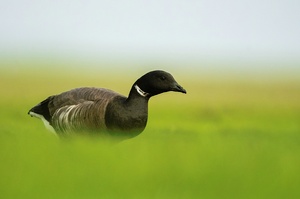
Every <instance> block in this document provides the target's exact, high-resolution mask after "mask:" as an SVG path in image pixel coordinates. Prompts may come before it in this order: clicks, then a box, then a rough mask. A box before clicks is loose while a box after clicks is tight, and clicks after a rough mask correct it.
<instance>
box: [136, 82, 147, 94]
mask: <svg viewBox="0 0 300 199" xmlns="http://www.w3.org/2000/svg"><path fill="white" fill-rule="evenodd" d="M134 88H135V90H136V91H137V92H138V93H139V94H140V95H141V96H143V97H147V96H148V95H149V93H146V92H145V91H143V90H142V89H141V88H140V87H139V86H138V85H137V84H136V85H134Z"/></svg>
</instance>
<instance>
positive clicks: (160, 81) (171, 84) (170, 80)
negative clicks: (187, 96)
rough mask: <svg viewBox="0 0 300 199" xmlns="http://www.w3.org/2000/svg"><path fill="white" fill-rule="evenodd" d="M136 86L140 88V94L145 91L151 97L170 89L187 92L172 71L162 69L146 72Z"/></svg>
mask: <svg viewBox="0 0 300 199" xmlns="http://www.w3.org/2000/svg"><path fill="white" fill-rule="evenodd" d="M134 86H137V87H136V89H137V90H139V89H140V91H138V92H139V93H140V94H141V93H143V92H144V94H145V95H147V96H149V97H151V96H154V95H158V94H160V93H164V92H168V91H175V92H181V93H186V90H185V89H184V88H182V87H181V86H180V85H179V84H178V83H177V82H176V80H175V79H174V77H173V76H172V75H171V74H170V73H167V72H165V71H161V70H155V71H151V72H149V73H146V74H145V75H143V76H142V77H141V78H139V79H138V80H137V81H136V82H135V84H134Z"/></svg>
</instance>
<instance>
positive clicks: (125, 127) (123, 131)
mask: <svg viewBox="0 0 300 199" xmlns="http://www.w3.org/2000/svg"><path fill="white" fill-rule="evenodd" d="M168 91H175V92H181V93H186V90H185V89H184V88H182V87H181V86H180V85H179V84H178V83H177V82H176V81H175V79H174V78H173V76H172V75H171V74H169V73H167V72H165V71H161V70H156V71H151V72H149V73H147V74H145V75H143V76H142V77H141V78H139V79H138V80H137V81H136V82H135V83H134V84H133V86H132V87H131V90H130V93H129V96H128V97H125V96H123V95H120V94H118V93H116V92H114V91H111V90H108V89H104V88H88V87H84V88H76V89H73V90H70V91H67V92H63V93H61V94H59V95H53V96H50V97H48V98H47V99H46V100H44V101H42V102H41V103H39V104H38V105H36V106H35V107H33V108H32V109H31V110H30V111H29V112H28V114H29V115H30V116H32V117H37V118H39V119H41V120H42V121H43V122H44V124H45V126H46V127H47V128H48V129H50V130H51V131H52V132H54V133H57V134H58V135H62V136H64V135H69V134H74V133H79V134H80V133H81V134H82V133H92V134H97V135H101V136H105V137H106V136H108V137H121V138H122V139H126V138H132V137H134V136H137V135H138V134H140V133H141V132H142V131H143V130H144V129H145V127H146V124H147V118H148V101H149V99H150V98H151V97H152V96H155V95H158V94H160V93H164V92H168Z"/></svg>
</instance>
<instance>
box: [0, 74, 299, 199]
mask: <svg viewBox="0 0 300 199" xmlns="http://www.w3.org/2000/svg"><path fill="white" fill-rule="evenodd" d="M172 73H174V72H172ZM65 74H67V76H68V79H65V78H64V75H65ZM119 74H121V72H120V73H119ZM124 76H125V78H124V77H123V78H121V77H120V76H117V77H114V78H109V77H111V76H110V75H103V76H102V75H101V74H99V75H97V74H91V75H89V72H85V73H84V74H83V76H82V77H80V76H79V73H78V72H74V73H71V74H70V73H67V72H63V74H60V75H57V74H56V75H55V74H54V73H49V74H47V75H45V74H44V75H42V72H41V71H39V70H38V69H36V70H32V69H31V70H28V71H27V69H17V70H7V71H5V70H3V69H2V70H1V74H0V89H1V99H0V198H5V199H7V198H14V199H15V198H43V199H44V198H45V199H47V198H49V199H50V198H51V199H52V198H55V199H57V198H64V199H65V198H72V199H75V198H87V199H89V198H151V199H152V198H172V199H174V198H208V199H212V198H218V199H219V198H228V199H232V198H239V199H241V198H249V199H252V198H255V199H258V198H263V199H265V198H272V199H274V198H299V197H300V192H299V185H300V122H299V121H300V103H299V102H300V84H299V82H300V81H297V80H293V81H292V80H289V79H283V80H282V79H279V80H276V78H274V79H267V80H263V79H260V80H255V81H254V80H251V81H250V80H245V79H244V80H243V79H242V78H240V79H238V78H233V79H232V78H230V76H229V77H228V78H223V79H217V78H213V77H206V78H205V77H204V76H202V77H201V76H200V77H197V78H196V75H195V76H193V78H188V77H187V76H185V75H182V76H180V75H178V74H176V73H175V74H174V76H175V77H176V79H177V80H178V82H179V83H180V84H182V86H184V87H185V88H186V89H187V91H188V94H187V95H183V94H179V93H167V94H163V95H160V96H157V97H155V98H153V99H151V101H150V110H149V111H150V113H149V120H148V126H147V128H146V130H145V131H144V132H143V133H142V134H141V135H139V136H138V137H136V138H134V139H131V140H127V141H124V142H121V143H119V144H111V143H109V142H108V141H107V140H106V141H102V140H98V139H96V138H86V137H75V138H72V139H63V140H61V139H58V138H57V137H55V136H53V135H52V134H51V133H49V132H48V131H47V130H45V129H44V126H43V124H42V122H40V121H39V120H37V119H35V118H30V117H29V116H28V115H27V111H28V110H29V109H30V108H31V107H32V106H34V105H35V104H37V103H38V102H40V101H41V100H43V99H44V98H45V97H47V96H49V95H51V94H56V93H60V92H62V91H65V90H67V89H70V88H73V87H78V86H98V87H107V88H111V89H113V90H116V91H118V92H120V93H123V94H127V92H128V90H129V87H130V86H131V83H132V82H133V81H134V80H135V78H136V77H138V76H139V74H137V73H135V74H128V75H124ZM198 78H199V79H200V80H198ZM116 80H117V81H116Z"/></svg>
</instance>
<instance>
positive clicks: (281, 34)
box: [0, 0, 300, 61]
mask: <svg viewBox="0 0 300 199" xmlns="http://www.w3.org/2000/svg"><path fill="white" fill-rule="evenodd" d="M0 27H1V31H0V54H1V56H6V55H9V56H12V55H14V54H18V55H20V54H25V55H26V54H37V55H47V54H54V55H58V56H77V57H82V58H91V57H94V58H101V57H112V58H122V57H127V58H128V57H129V58H137V57H141V58H143V57H146V58H157V57H158V58H161V57H165V58H170V59H172V58H183V59H190V58H192V59H200V60H201V59H245V60H251V59H271V60H277V59H278V60H296V61H299V60H300V1H299V0H273V1H270V0H251V1H246V0H227V1H224V0H185V1H184V0H182V1H180V0H152V1H143V0H139V1H138V0H127V1H110V0H5V1H3V0H2V1H1V4H0Z"/></svg>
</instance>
